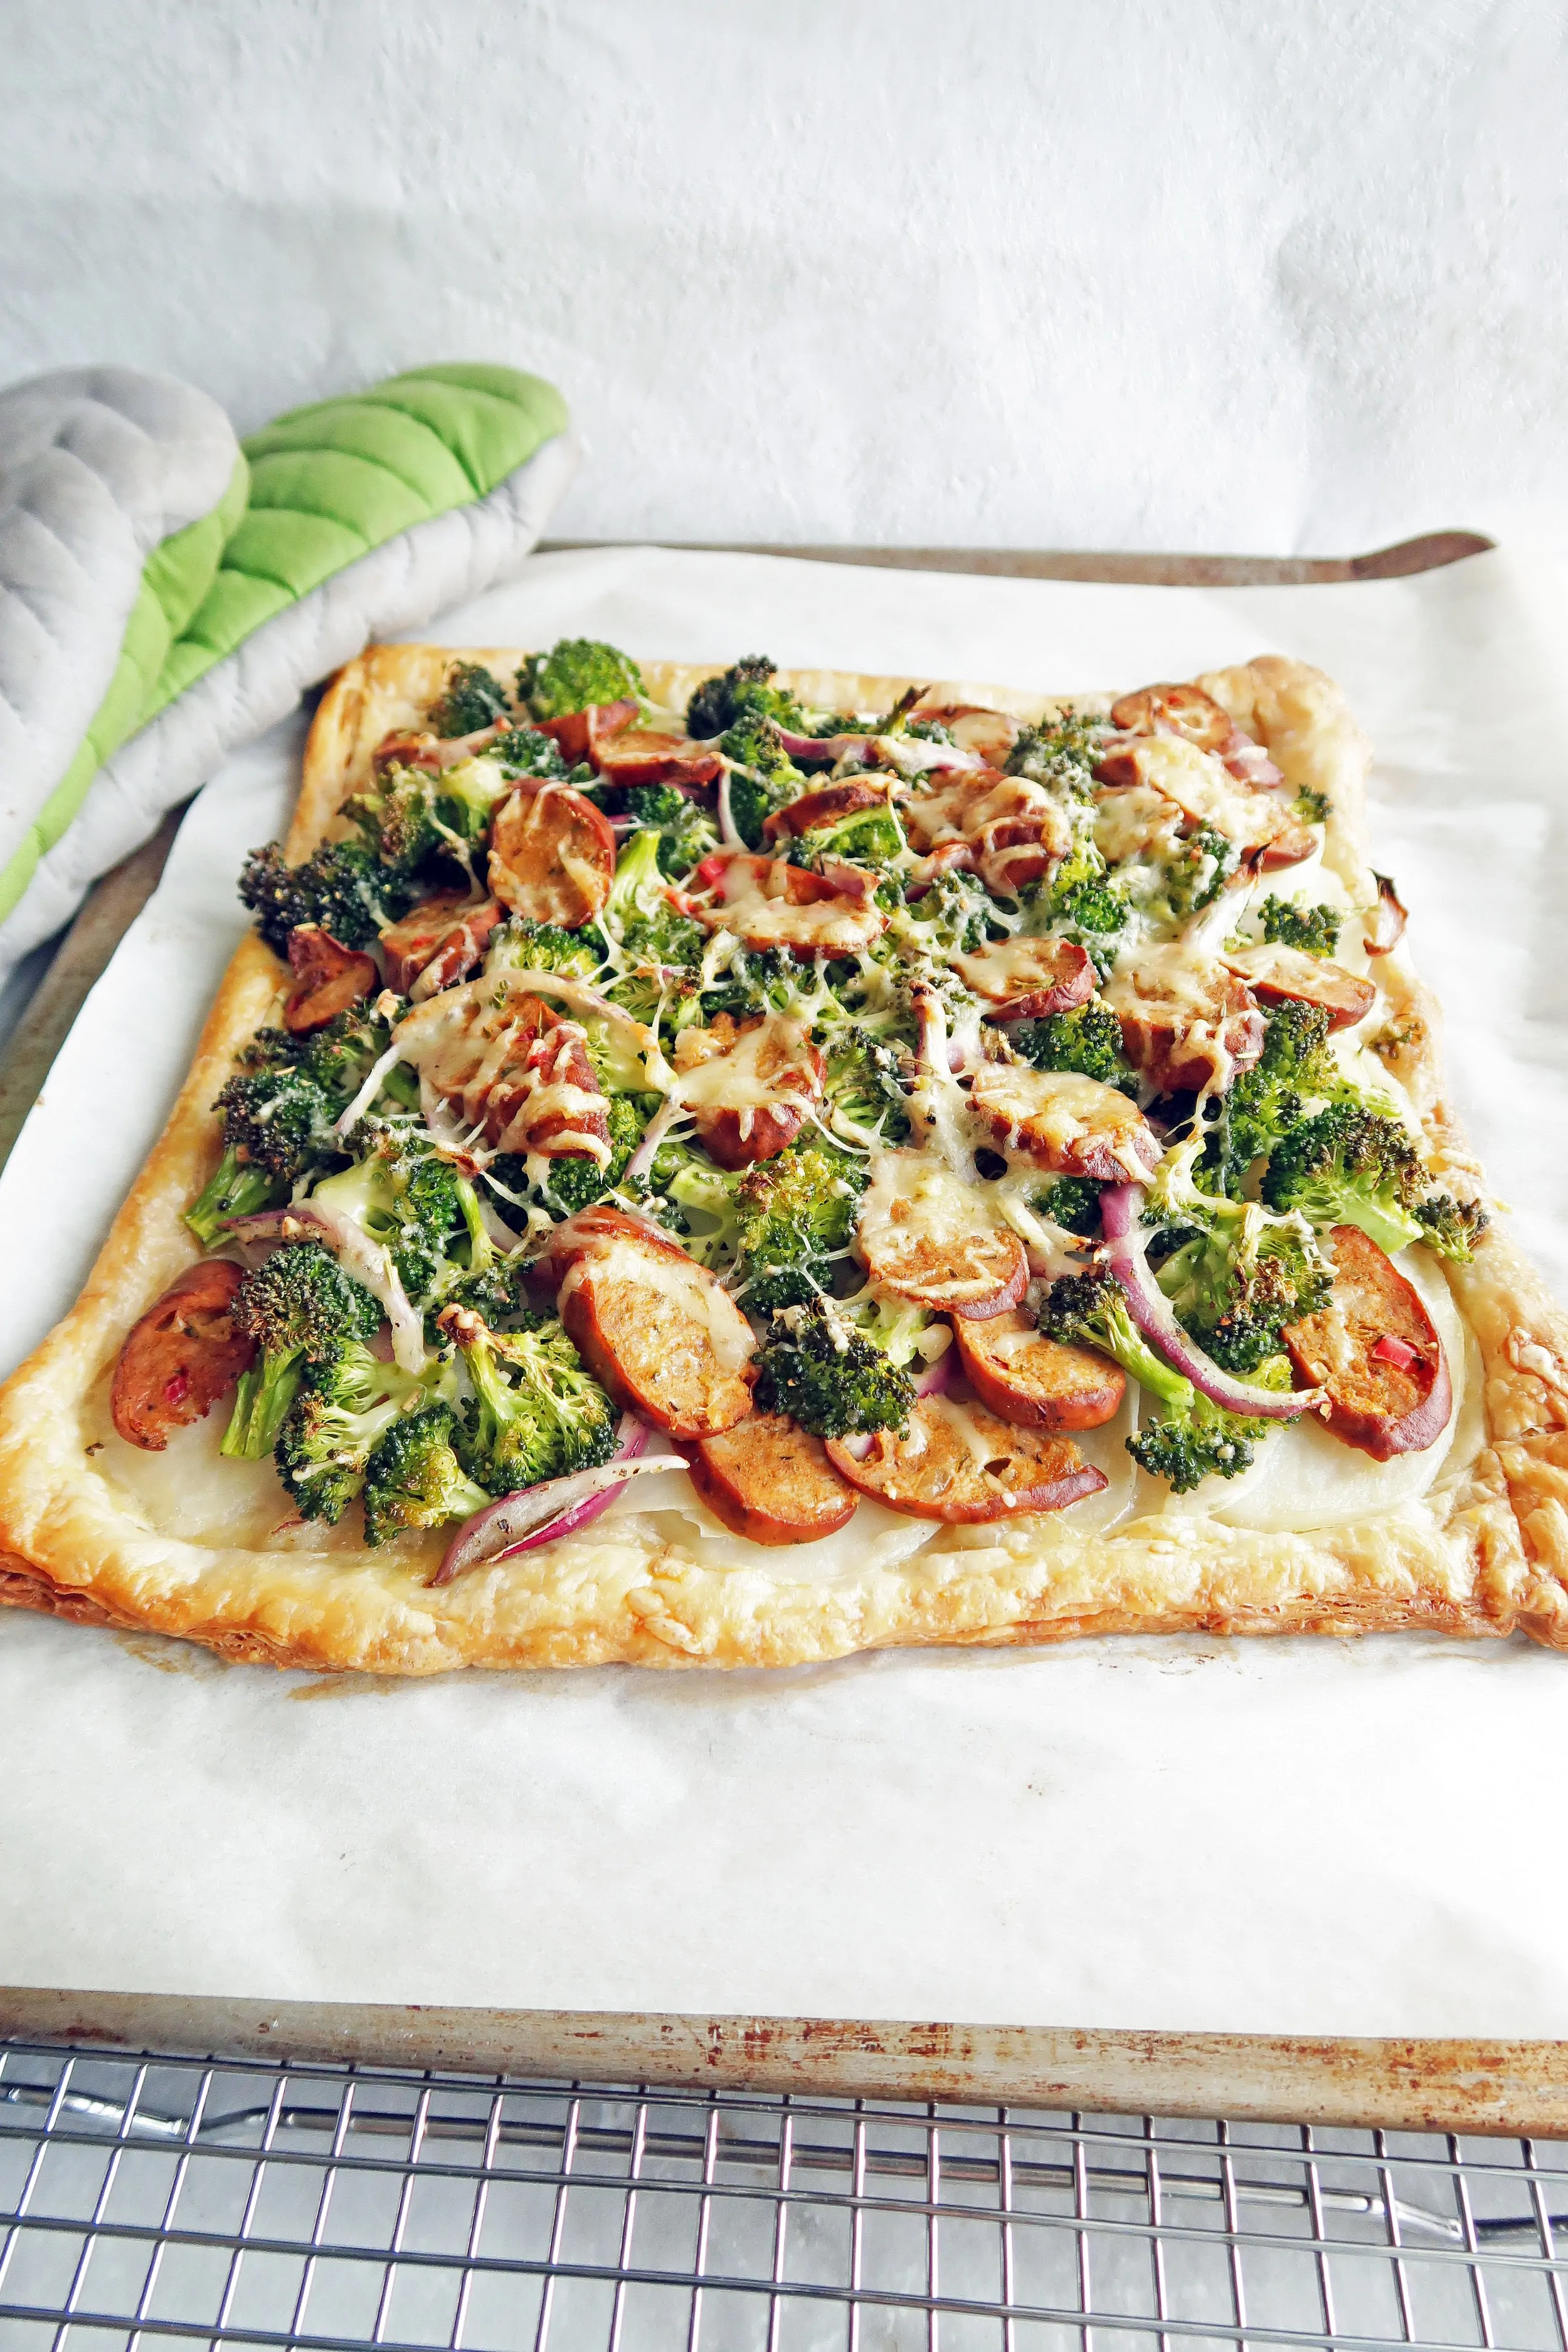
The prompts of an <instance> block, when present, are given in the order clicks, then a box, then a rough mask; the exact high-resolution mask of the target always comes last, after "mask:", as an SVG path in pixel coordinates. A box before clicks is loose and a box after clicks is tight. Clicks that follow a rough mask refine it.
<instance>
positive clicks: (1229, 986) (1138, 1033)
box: [1104, 940, 1264, 1095]
mask: <svg viewBox="0 0 1568 2352" xmlns="http://www.w3.org/2000/svg"><path fill="white" fill-rule="evenodd" d="M1104 993H1105V1001H1106V1003H1108V1004H1109V1005H1110V1009H1111V1011H1112V1012H1113V1013H1115V1014H1116V1015H1117V1017H1118V1019H1119V1020H1120V1021H1121V1046H1122V1051H1123V1052H1124V1053H1125V1054H1126V1055H1127V1058H1128V1060H1129V1061H1130V1062H1131V1065H1132V1066H1133V1068H1134V1069H1135V1070H1140V1071H1142V1075H1143V1076H1144V1077H1146V1078H1147V1079H1148V1081H1149V1083H1150V1085H1151V1086H1152V1087H1154V1089H1155V1091H1156V1092H1157V1093H1159V1094H1163V1095H1173V1094H1181V1093H1184V1092H1187V1091H1191V1092H1194V1093H1200V1094H1224V1093H1225V1092H1226V1090H1227V1088H1228V1087H1229V1086H1230V1084H1231V1082H1232V1080H1233V1079H1234V1078H1235V1077H1237V1076H1238V1075H1239V1073H1240V1072H1241V1071H1243V1070H1246V1069H1250V1068H1251V1066H1252V1065H1253V1063H1254V1062H1256V1061H1257V1059H1258V1055H1259V1054H1260V1053H1261V1052H1262V1051H1263V1034H1264V1031H1263V1016H1262V1014H1261V1013H1259V1012H1258V1007H1257V1006H1256V1005H1255V1004H1254V1003H1253V1001H1252V997H1251V995H1250V993H1249V992H1248V991H1247V985H1246V983H1245V982H1243V981H1240V980H1238V979H1237V977H1236V975H1235V974H1234V972H1232V971H1228V970H1227V969H1226V966H1225V964H1223V963H1222V962H1221V961H1220V960H1219V958H1218V957H1217V956H1212V955H1205V954H1204V953H1203V952H1202V951H1201V950H1199V949H1196V948H1194V947H1190V946H1186V945H1184V944H1183V943H1182V942H1181V941H1180V940H1176V941H1173V942H1172V943H1171V944H1170V945H1169V946H1166V947H1156V948H1142V949H1140V950H1138V951H1137V953H1136V954H1135V955H1134V956H1131V957H1125V958H1123V960H1122V961H1121V963H1120V964H1119V965H1118V966H1117V969H1116V970H1115V971H1113V972H1112V973H1111V975H1110V979H1109V980H1108V981H1107V982H1106V983H1105V992H1104Z"/></svg>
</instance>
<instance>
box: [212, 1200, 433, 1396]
mask: <svg viewBox="0 0 1568 2352" xmlns="http://www.w3.org/2000/svg"><path fill="white" fill-rule="evenodd" d="M226 1223H227V1228H228V1231H229V1232H230V1233H231V1234H233V1235H234V1237H235V1239H236V1241H240V1242H262V1241H278V1240H283V1241H288V1240H290V1239H293V1238H294V1237H295V1236H294V1235H291V1234H289V1226H290V1225H293V1226H294V1227H295V1228H296V1229H297V1230H298V1231H302V1232H309V1231H310V1230H311V1229H312V1228H313V1229H314V1230H315V1232H316V1233H318V1234H320V1235H321V1239H322V1240H323V1241H324V1242H325V1243H326V1244H327V1246H328V1248H329V1249H330V1250H331V1253H332V1255H333V1256H334V1257H336V1258H337V1259H338V1261H339V1263H340V1264H341V1265H342V1267H343V1270H344V1272H345V1273H348V1274H352V1275H353V1277H354V1279H355V1281H356V1282H363V1285H364V1286H365V1288H366V1289H367V1290H368V1291H369V1292H370V1294H371V1296H372V1297H374V1298H375V1299H376V1300H378V1301H379V1303H380V1305H381V1307H382V1309H383V1312H384V1314H385V1317H386V1319H387V1321H388V1322H389V1323H390V1324H391V1326H392V1353H393V1358H394V1360H395V1363H396V1364H397V1367H398V1369H399V1370H400V1371H405V1372H422V1371H423V1370H425V1365H426V1347H425V1325H424V1323H423V1321H422V1319H421V1318H420V1317H419V1316H418V1315H416V1312H415V1310H414V1308H413V1307H412V1306H411V1305H410V1304H409V1299H408V1293H407V1292H406V1291H405V1289H404V1287H403V1284H402V1282H401V1281H400V1280H399V1278H398V1273H397V1268H396V1267H395V1265H394V1264H393V1262H392V1257H391V1255H390V1253H389V1252H388V1251H386V1250H384V1249H383V1248H382V1246H381V1244H380V1243H379V1242H373V1241H372V1240H371V1238H370V1236H369V1234H366V1233H363V1232H362V1231H361V1229H360V1227H359V1226H358V1225H356V1224H355V1223H354V1222H353V1218H352V1217H345V1216H340V1215H339V1214H338V1213H336V1212H335V1211H333V1210H332V1209H331V1208H322V1207H321V1206H319V1205H318V1203H317V1202H314V1201H295V1202H292V1203H291V1204H290V1205H289V1207H288V1208H286V1209H262V1210H259V1211H258V1213H257V1214H256V1215H255V1216H253V1217H231V1218H229V1219H227V1220H226Z"/></svg>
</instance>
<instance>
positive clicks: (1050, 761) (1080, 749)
mask: <svg viewBox="0 0 1568 2352" xmlns="http://www.w3.org/2000/svg"><path fill="white" fill-rule="evenodd" d="M1104 731H1105V729H1104V721H1103V720H1101V719H1080V718H1079V714H1078V713H1077V711H1076V710H1071V709H1067V710H1063V711H1062V713H1061V714H1060V716H1059V717H1058V718H1057V719H1042V720H1041V722H1040V724H1039V725H1038V726H1037V727H1020V728H1019V730H1018V734H1017V739H1016V741H1015V743H1014V745H1013V749H1012V751H1011V752H1010V753H1009V754H1008V759H1007V773H1008V774H1009V775H1010V776H1028V777H1030V778H1031V779H1032V780H1033V782H1036V783H1037V784H1066V785H1067V786H1068V789H1069V790H1071V791H1073V792H1077V793H1084V794H1085V795H1086V796H1087V795H1088V794H1089V793H1092V791H1093V790H1094V763H1095V761H1097V760H1098V759H1099V757H1100V737H1101V736H1102V734H1103V733H1104Z"/></svg>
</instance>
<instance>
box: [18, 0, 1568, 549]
mask: <svg viewBox="0 0 1568 2352" xmlns="http://www.w3.org/2000/svg"><path fill="white" fill-rule="evenodd" d="M0 55H3V59H4V62H3V66H0V115H3V117H4V136H3V137H0V381H4V380H5V379H8V378H11V377H15V376H17V375H21V374H24V373H30V372H32V371H34V370H37V369H40V368H44V367H49V366H54V365H58V364H61V363H64V362H69V361H79V360H98V359H118V360H126V361H131V362H139V363H141V364H142V365H146V366H153V367H165V368H171V369H174V371H176V372H177V373H181V374H183V375H185V376H187V377H189V378H190V379H191V380H192V381H193V382H195V383H199V384H201V385H203V386H205V388H206V389H207V390H208V391H210V392H212V393H214V394H216V395H217V397H218V398H219V399H220V400H222V401H223V402H225V403H226V405H227V406H228V407H229V409H230V410H231V412H232V414H233V415H234V416H235V418H236V421H237V423H238V424H239V425H241V427H242V429H243V428H245V427H248V426H251V425H256V424H258V423H260V422H261V421H263V420H264V419H265V418H266V417H267V416H268V415H272V414H274V413H276V412H277V411H278V410H279V409H280V408H282V407H285V406H287V405H289V404H294V403H297V402H300V401H301V400H305V399H309V398H312V397H316V396H319V395H322V394H328V393H331V392H337V391H340V390H343V389H346V388H348V387H349V386H351V385H353V384H355V383H362V382H365V381H368V380H370V379H372V378H374V377H376V376H378V375H381V374H383V373H386V372H388V371H390V370H392V369H395V368H397V367H400V366H404V365H406V364H409V363H411V362H416V361H421V360H427V359H432V358H451V357H488V358H499V359H504V360H510V361H513V362H520V363H521V364H523V365H525V366H531V367H534V368H537V369H539V370H540V371H541V372H542V373H545V374H547V375H549V376H551V377H552V378H553V379H554V380H555V381H556V382H557V383H559V384H560V385H561V386H562V388H563V391H564V392H565V393H566V394H567V396H568V398H569V399H570V401H571V403H572V404H573V407H574V410H575V412H576V414H577V416H578V419H579V421H580V423H581V424H582V425H583V426H584V428H585V430H586V432H587V435H588V436H589V439H590V442H591V444H592V448H593V459H592V462H591V464H590V465H589V467H588V468H587V469H586V471H585V473H584V476H583V477H582V478H581V480H580V483H579V485H578V487H577V488H576V489H575V490H574V492H573V493H572V494H571V496H570V498H569V499H568V501H567V503H566V505H565V506H564V507H563V509H562V510H561V513H560V516H559V520H558V522H557V524H556V526H555V527H556V529H557V530H559V531H560V532H563V533H571V534H578V535H583V536H590V537H594V536H596V537H611V536H618V535H622V534H625V535H628V536H630V535H640V536H658V537H664V538H673V539H703V538H722V539H747V538H751V539H787V540H795V541H816V540H825V541H826V540H835V539H837V540H849V541H857V540H858V541H888V542H897V541H903V542H905V543H914V544H924V545H931V544H942V543H945V544H948V545H962V544H969V545H974V544H981V543H989V544H995V545H1007V544H1011V545H1016V546H1024V545H1035V546H1050V545H1056V546H1074V545H1077V546H1101V547H1126V548H1139V547H1150V548H1152V547H1168V548H1179V547H1187V548H1211V549H1217V548H1245V549H1252V550H1258V551H1293V550H1308V551H1345V550H1349V549H1352V548H1355V547H1363V546H1369V545H1372V544H1374V543H1377V542H1379V541H1386V540H1390V539H1393V538H1395V537H1398V536H1402V535H1404V534H1405V533H1408V532H1413V531H1416V530H1426V529H1429V528H1432V527H1434V526H1436V525H1441V524H1460V523H1466V524H1470V525H1476V526H1479V527H1481V528H1489V529H1491V530H1496V531H1500V532H1502V533H1505V534H1509V533H1512V532H1513V531H1515V530H1519V529H1521V528H1522V527H1525V526H1527V525H1528V526H1531V527H1533V528H1535V529H1538V530H1542V532H1543V533H1545V534H1547V535H1549V536H1550V537H1551V538H1552V540H1554V541H1556V543H1557V544H1558V545H1559V546H1562V547H1564V548H1568V188H1565V164H1564V152H1565V151H1564V144H1563V135H1562V124H1563V120H1564V117H1565V115H1568V14H1565V12H1564V11H1563V9H1562V8H1561V7H1560V6H1557V5H1551V0H1180V5H1176V0H1094V5H1074V0H971V5H967V6H955V5H952V0H903V5H898V0H789V5H780V0H573V5H554V0H439V4H438V5H437V0H331V5H327V0H47V5H29V0H0Z"/></svg>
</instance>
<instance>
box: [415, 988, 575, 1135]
mask: <svg viewBox="0 0 1568 2352" xmlns="http://www.w3.org/2000/svg"><path fill="white" fill-rule="evenodd" d="M523 980H524V975H522V974H516V975H503V976H502V978H501V980H500V982H499V983H498V982H497V981H496V980H495V979H491V980H489V981H486V980H477V981H470V982H468V984H467V985H466V986H465V987H462V988H451V989H447V991H446V992H445V993H444V994H442V995H440V996H434V997H431V998H430V999H429V1001H428V1002H427V1003H423V1004H420V1005H418V1006H416V1009H415V1010H414V1011H413V1012H412V1013H409V1015H408V1017H407V1019H406V1020H405V1021H404V1022H402V1023H401V1024H399V1028H398V1033H397V1034H398V1040H399V1043H400V1044H401V1045H402V1048H403V1055H404V1059H405V1061H407V1062H409V1063H411V1064H412V1066H414V1067H415V1068H416V1070H417V1071H418V1073H419V1080H420V1091H421V1093H422V1095H427V1096H428V1095H433V1096H436V1097H439V1098H440V1100H441V1101H442V1102H444V1103H446V1104H447V1105H448V1106H449V1108H450V1109H451V1110H452V1111H453V1112H455V1113H456V1114H457V1116H458V1118H459V1119H460V1120H461V1121H462V1123H463V1125H464V1126H465V1127H466V1128H479V1129H482V1130H483V1132H484V1135H485V1139H486V1140H487V1141H488V1142H489V1143H490V1144H491V1145H493V1146H494V1148H495V1149H496V1150H498V1151H519V1152H539V1153H542V1155H543V1156H544V1157H545V1158H546V1159H553V1160H560V1159H573V1158H575V1159H587V1160H597V1161H598V1163H599V1165H600V1166H601V1167H605V1166H607V1165H608V1163H609V1159H610V1123H609V1107H608V1105H607V1103H606V1102H605V1093H604V1089H603V1087H601V1086H600V1084H599V1080H598V1076H597V1073H596V1072H595V1068H594V1065H593V1062H592V1060H591V1059H590V1057H589V1054H588V1049H587V1045H586V1041H585V1039H584V1032H583V1030H582V1028H581V1027H580V1026H579V1024H577V1023H576V1022H574V1021H568V1020H564V1019H563V1018H562V1016H561V1014H560V1013H558V1012H557V1011H556V1009H555V1008H554V1006H553V1005H551V1004H547V1003H544V1001H543V1000H542V998H540V997H537V996H533V995H531V994H530V993H529V992H528V989H527V987H526V984H523V985H521V986H520V985H517V984H515V983H516V982H522V981H523ZM509 982H510V983H511V984H509Z"/></svg>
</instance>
